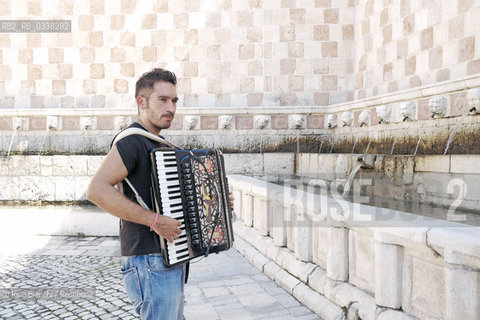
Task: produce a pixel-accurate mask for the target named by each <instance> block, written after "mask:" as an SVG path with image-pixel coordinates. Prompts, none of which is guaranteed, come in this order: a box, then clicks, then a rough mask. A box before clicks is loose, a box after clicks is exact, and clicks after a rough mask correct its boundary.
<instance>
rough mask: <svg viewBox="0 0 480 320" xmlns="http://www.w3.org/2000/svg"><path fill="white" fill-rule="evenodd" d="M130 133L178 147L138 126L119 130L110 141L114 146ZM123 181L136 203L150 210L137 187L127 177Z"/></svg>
mask: <svg viewBox="0 0 480 320" xmlns="http://www.w3.org/2000/svg"><path fill="white" fill-rule="evenodd" d="M132 134H139V135H142V136H144V137H146V138H148V139H150V140H153V141H157V142H160V143H163V144H166V145H167V146H169V147H171V148H174V149H179V148H178V147H177V146H176V145H174V144H173V143H171V142H169V141H167V140H165V139H163V138H161V137H159V136H156V135H154V134H153V133H150V132H148V131H145V130H142V129H140V128H127V129H125V130H123V131H122V132H120V133H119V134H118V135H117V136H116V137H115V139H114V140H113V142H112V146H114V145H115V144H116V143H117V142H118V141H120V140H121V139H123V138H125V137H128V136H130V135H132ZM124 180H125V182H126V183H127V184H128V186H129V187H130V189H132V191H133V193H134V194H135V198H136V199H137V202H138V204H140V205H141V206H142V207H144V208H145V209H147V210H150V208H149V207H148V205H147V204H146V203H145V201H143V199H142V197H141V196H140V194H139V193H138V191H137V189H135V187H134V186H133V184H132V183H131V182H130V180H128V178H125V179H124Z"/></svg>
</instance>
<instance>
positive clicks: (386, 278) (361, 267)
mask: <svg viewBox="0 0 480 320" xmlns="http://www.w3.org/2000/svg"><path fill="white" fill-rule="evenodd" d="M229 180H230V183H231V184H232V187H233V190H234V191H235V192H236V194H241V195H242V196H243V194H244V193H246V194H248V195H249V196H250V197H253V198H254V199H256V198H259V199H264V194H265V193H266V192H267V193H268V190H267V191H265V190H261V189H262V188H267V189H269V184H265V182H264V181H260V180H256V179H254V178H250V177H244V176H236V175H234V176H230V179H229ZM271 188H272V190H277V189H278V186H275V185H271ZM288 188H289V187H288V186H285V187H284V193H285V194H287V193H289V192H291V191H288V190H287V189H288ZM273 195H275V198H273V197H270V200H271V201H272V202H274V203H275V205H276V206H283V207H289V208H291V207H292V203H293V202H294V201H298V200H300V199H296V200H295V199H290V197H289V196H286V195H285V196H283V197H282V196H281V195H279V194H278V191H277V192H273V193H272V196H273ZM323 198H324V196H323V195H316V196H315V199H314V201H311V202H308V198H306V197H305V198H303V201H304V202H303V203H304V206H306V207H307V208H308V209H307V211H306V212H308V216H309V217H310V219H312V220H314V221H315V222H316V223H315V224H314V225H311V226H310V228H304V229H303V232H304V233H310V234H311V236H302V237H298V234H297V235H296V237H295V241H297V242H298V243H297V245H296V246H294V247H288V245H287V247H285V242H283V243H282V242H281V241H278V240H276V237H278V235H279V234H280V235H281V232H280V231H279V230H278V229H293V228H295V224H296V223H298V221H295V220H292V219H290V220H289V219H285V220H284V224H279V223H278V221H276V220H275V219H273V221H274V222H276V224H275V225H274V226H272V227H274V228H272V229H271V230H272V232H273V234H265V232H264V230H263V229H261V228H260V229H257V227H256V226H255V225H254V226H252V225H251V224H248V223H245V221H243V220H241V219H237V220H236V221H235V223H234V230H235V232H236V235H237V238H236V241H237V242H236V243H237V246H238V247H239V251H240V253H242V254H243V255H244V256H246V257H247V259H249V260H251V261H252V263H254V264H255V266H256V267H257V268H259V269H260V270H263V271H264V273H265V274H266V275H267V276H268V277H270V278H272V279H274V280H275V282H277V283H278V284H279V285H280V286H282V287H283V288H284V289H285V290H287V291H289V292H292V293H293V295H294V297H296V298H297V299H298V300H299V301H301V302H302V303H304V304H305V305H306V306H307V307H309V308H310V309H311V310H313V311H315V312H316V313H317V314H318V315H319V316H320V317H321V318H322V319H357V318H359V319H371V320H377V319H405V320H407V319H411V320H413V319H432V318H435V319H445V320H447V319H448V320H450V319H471V320H474V319H478V318H479V317H480V309H479V308H478V298H479V297H478V290H477V289H478V279H479V274H480V272H479V270H480V256H479V243H480V239H479V235H480V231H479V227H472V226H468V225H462V224H459V223H454V222H445V221H438V220H436V219H433V218H430V219H427V220H422V219H412V217H413V216H414V215H411V216H409V217H408V218H406V214H405V213H401V212H397V213H398V216H395V217H392V218H391V219H390V220H389V221H385V220H384V217H385V215H384V214H385V212H380V211H381V210H384V209H380V208H377V210H376V211H375V210H372V207H369V206H363V205H359V206H357V207H356V209H355V206H353V207H352V205H351V204H350V205H349V204H347V203H346V202H345V203H343V204H342V205H340V204H338V203H337V204H335V203H334V202H335V201H325V199H323ZM253 201H255V200H253ZM322 202H324V203H326V204H327V205H326V206H324V207H322V208H319V207H318V206H315V205H314V204H315V203H317V204H318V203H322ZM308 203H310V205H308ZM339 207H343V210H341V212H340V215H339V212H338V208H339ZM249 208H250V209H252V210H254V211H253V213H252V214H253V216H255V215H259V214H263V215H264V216H265V217H266V216H267V215H269V214H270V213H269V212H268V211H262V212H258V211H255V208H254V207H249ZM354 210H357V211H359V212H357V214H361V215H362V218H363V219H355V218H353V219H352V217H351V216H350V217H349V218H348V217H346V215H347V214H348V213H349V214H352V213H354ZM242 211H243V212H242V214H243V215H245V214H246V212H245V208H242ZM282 211H283V210H279V212H280V213H282ZM298 212H305V208H303V209H302V208H300V207H297V209H296V210H295V211H294V212H291V214H292V215H295V214H298ZM342 213H343V216H342ZM357 217H358V216H357ZM366 217H369V219H365V218H366ZM382 217H383V218H382ZM417 217H418V216H417ZM342 218H343V219H342ZM339 219H340V220H339ZM322 229H325V231H322V232H319V230H322ZM284 234H286V237H287V241H286V243H288V241H289V239H288V238H289V237H293V236H295V235H294V234H293V233H289V232H288V231H287V230H286V231H285V233H284ZM324 234H326V235H324ZM272 237H273V238H272ZM310 246H311V247H312V248H313V250H314V251H315V252H314V253H313V256H312V257H311V258H309V257H307V256H305V255H303V253H302V251H303V250H304V247H310ZM325 251H326V263H325V262H324V261H323V262H322V260H324V259H325V258H322V257H325ZM317 261H318V262H317Z"/></svg>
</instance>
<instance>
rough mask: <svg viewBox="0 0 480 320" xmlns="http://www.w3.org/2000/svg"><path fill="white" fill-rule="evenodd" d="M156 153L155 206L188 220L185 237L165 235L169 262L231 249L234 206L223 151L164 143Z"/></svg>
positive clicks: (183, 227) (153, 155)
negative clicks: (168, 236)
mask: <svg viewBox="0 0 480 320" xmlns="http://www.w3.org/2000/svg"><path fill="white" fill-rule="evenodd" d="M150 155H151V160H152V182H153V183H152V185H153V202H154V210H155V211H156V212H158V213H160V214H163V215H166V216H170V217H172V218H174V219H177V220H178V221H180V222H181V224H182V225H181V226H180V229H181V230H182V233H181V234H180V237H179V239H176V240H175V241H174V242H173V243H169V242H168V241H167V240H166V239H163V238H161V246H162V255H163V260H164V264H165V266H167V267H169V266H174V265H177V264H181V263H185V262H187V261H189V260H191V259H194V258H196V257H199V256H202V255H205V256H206V255H208V254H209V253H218V252H220V251H223V250H228V249H229V248H230V247H231V246H232V245H233V230H232V212H231V208H230V203H229V192H228V183H227V179H226V175H225V169H224V160H223V155H222V154H221V152H220V151H219V150H218V149H201V150H176V149H172V148H158V149H154V150H152V151H151V153H150Z"/></svg>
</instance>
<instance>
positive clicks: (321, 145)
mask: <svg viewBox="0 0 480 320" xmlns="http://www.w3.org/2000/svg"><path fill="white" fill-rule="evenodd" d="M324 141H325V135H324V136H323V137H322V142H320V147H319V148H318V153H322V147H323V142H324Z"/></svg>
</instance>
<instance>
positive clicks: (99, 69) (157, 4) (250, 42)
mask: <svg viewBox="0 0 480 320" xmlns="http://www.w3.org/2000/svg"><path fill="white" fill-rule="evenodd" d="M1 4H2V5H1V6H0V7H1V9H0V17H1V18H2V19H45V17H52V19H55V18H56V17H61V19H66V20H71V22H72V33H16V34H10V33H2V34H0V92H1V93H2V95H1V97H0V108H6V109H17V108H27V109H28V108H32V109H33V108H65V109H72V108H129V107H131V108H135V100H134V97H133V94H134V90H135V81H136V79H137V78H138V77H139V76H140V75H141V74H142V73H144V72H145V71H148V70H150V69H151V68H152V67H165V68H168V69H171V70H173V71H175V72H176V73H177V75H178V78H179V79H178V83H179V85H178V89H179V91H180V94H181V95H182V99H181V101H180V102H179V106H187V107H236V108H238V107H257V106H287V105H288V106H303V105H327V104H334V103H340V102H345V101H350V100H352V98H353V91H352V89H353V75H354V72H353V48H354V42H353V40H354V39H353V23H354V22H353V21H354V19H353V18H354V1H353V0H342V1H333V0H315V1H314V0H309V1H300V0H299V1H292V0H282V1H260V0H238V1H231V0H229V1H209V2H205V1H200V0H188V1H187V0H179V1H167V0H147V1H141V2H138V1H134V0H114V1H106V0H90V1H70V0H53V1H47V0H32V1H28V2H18V1H13V0H6V1H2V2H1Z"/></svg>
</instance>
